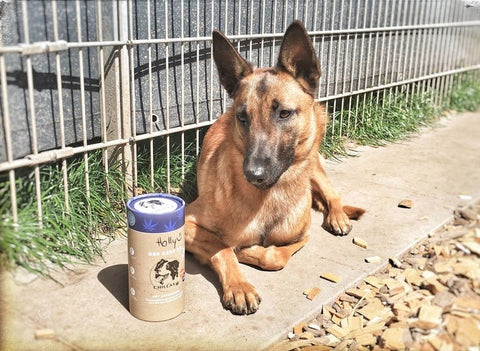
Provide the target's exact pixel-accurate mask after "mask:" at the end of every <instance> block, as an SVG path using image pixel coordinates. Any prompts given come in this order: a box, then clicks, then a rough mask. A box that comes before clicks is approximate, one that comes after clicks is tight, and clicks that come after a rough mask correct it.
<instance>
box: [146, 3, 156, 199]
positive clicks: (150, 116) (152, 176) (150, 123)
mask: <svg viewBox="0 0 480 351" xmlns="http://www.w3.org/2000/svg"><path fill="white" fill-rule="evenodd" d="M151 6H152V4H151V2H150V0H147V38H148V40H149V41H150V40H151V39H152V22H151V17H152V15H151V11H152V10H151ZM147 55H148V119H149V120H148V129H149V132H150V133H153V84H152V44H151V43H150V42H149V43H148V47H147ZM148 146H149V152H150V167H149V168H150V188H151V190H152V191H153V190H155V172H154V171H155V159H154V157H153V156H154V154H155V153H154V140H153V138H150V139H149V145H148Z"/></svg>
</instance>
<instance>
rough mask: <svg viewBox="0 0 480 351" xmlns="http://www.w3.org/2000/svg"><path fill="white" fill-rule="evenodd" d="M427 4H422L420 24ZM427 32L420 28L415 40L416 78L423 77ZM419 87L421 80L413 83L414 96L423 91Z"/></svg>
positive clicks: (414, 71)
mask: <svg viewBox="0 0 480 351" xmlns="http://www.w3.org/2000/svg"><path fill="white" fill-rule="evenodd" d="M426 5H427V4H423V5H421V6H420V13H419V18H418V24H421V22H422V21H424V19H425V18H424V15H425V13H426V12H427V11H426V10H425V8H426ZM425 33H426V30H425V29H421V30H419V31H418V38H417V40H416V41H415V42H416V44H417V45H416V53H415V61H414V67H413V77H414V78H421V67H419V66H420V65H421V66H424V65H423V64H422V63H423V61H422V60H421V58H420V54H421V53H422V52H423V49H422V47H423V45H424V43H425ZM415 88H417V92H415V90H416V89H415ZM419 88H420V82H417V83H414V84H413V85H412V97H414V96H415V94H421V92H420V91H419V90H420V89H419ZM421 95H423V94H421ZM413 101H414V99H411V102H412V104H413Z"/></svg>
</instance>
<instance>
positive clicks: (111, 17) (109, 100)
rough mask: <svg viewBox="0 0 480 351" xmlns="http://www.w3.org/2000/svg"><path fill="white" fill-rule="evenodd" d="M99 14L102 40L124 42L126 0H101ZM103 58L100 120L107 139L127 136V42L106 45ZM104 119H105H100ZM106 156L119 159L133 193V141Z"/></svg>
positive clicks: (129, 135) (130, 133) (109, 151)
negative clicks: (103, 89) (103, 99)
mask: <svg viewBox="0 0 480 351" xmlns="http://www.w3.org/2000/svg"><path fill="white" fill-rule="evenodd" d="M102 4H103V9H102V18H103V22H104V24H105V26H104V28H103V33H105V36H106V37H105V38H102V40H115V41H120V42H126V41H127V40H128V2H127V1H112V2H110V3H108V2H104V3H102ZM105 57H106V60H105V62H101V63H100V64H101V65H103V67H104V71H105V77H104V82H105V87H104V88H105V106H104V107H105V108H102V109H101V110H102V111H105V115H106V116H104V117H105V118H102V123H105V124H106V125H105V126H104V128H105V130H106V140H104V142H105V141H110V140H118V139H123V140H130V139H131V137H132V135H133V134H132V123H131V116H130V113H131V108H130V107H131V106H130V102H131V97H130V92H131V90H130V71H129V54H128V47H127V45H120V46H117V47H106V48H105ZM103 121H104V122H103ZM108 155H109V156H108V160H104V162H109V163H110V164H111V163H112V162H116V161H119V162H120V163H121V165H122V171H123V174H124V180H125V190H126V192H127V195H131V194H132V193H133V176H132V175H133V164H134V162H133V152H132V145H131V144H130V142H129V143H127V144H126V145H120V146H115V147H111V148H109V149H108Z"/></svg>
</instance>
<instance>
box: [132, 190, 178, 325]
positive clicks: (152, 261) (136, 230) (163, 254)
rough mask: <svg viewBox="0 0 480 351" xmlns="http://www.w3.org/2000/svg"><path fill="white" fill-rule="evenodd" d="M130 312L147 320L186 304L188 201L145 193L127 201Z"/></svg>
mask: <svg viewBox="0 0 480 351" xmlns="http://www.w3.org/2000/svg"><path fill="white" fill-rule="evenodd" d="M127 219H128V296H129V307H130V313H131V314H132V315H133V316H134V317H136V318H138V319H142V320H145V321H162V320H167V319H170V318H173V317H176V316H178V315H179V314H180V313H182V312H183V310H184V307H185V294H184V279H185V235H184V226H185V202H184V201H183V200H182V199H181V198H179V197H177V196H173V195H168V194H145V195H140V196H135V197H132V198H131V199H130V200H128V202H127Z"/></svg>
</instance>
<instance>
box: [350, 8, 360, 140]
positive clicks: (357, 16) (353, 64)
mask: <svg viewBox="0 0 480 351" xmlns="http://www.w3.org/2000/svg"><path fill="white" fill-rule="evenodd" d="M359 19H360V1H358V2H357V7H356V10H355V29H358V28H359V26H358V22H359ZM357 41H358V33H355V34H354V37H353V53H352V60H351V68H350V93H353V89H354V88H353V81H354V79H355V78H354V72H355V71H356V70H355V67H356V65H357V64H358V62H357ZM359 84H360V79H358V82H357V90H358V88H359ZM355 99H356V100H357V101H358V96H355ZM357 107H358V106H357ZM357 111H358V110H356V111H355V113H354V115H355V123H356V116H357ZM352 113H353V111H352V95H350V96H349V98H348V122H347V123H348V125H347V129H348V130H350V119H351V118H350V117H351V115H352ZM347 136H348V135H347Z"/></svg>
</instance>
